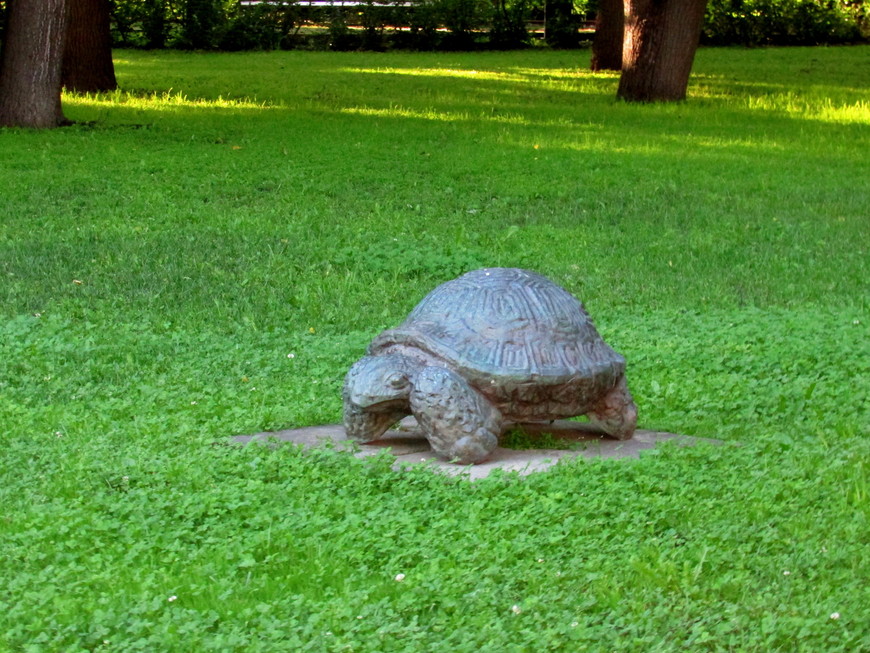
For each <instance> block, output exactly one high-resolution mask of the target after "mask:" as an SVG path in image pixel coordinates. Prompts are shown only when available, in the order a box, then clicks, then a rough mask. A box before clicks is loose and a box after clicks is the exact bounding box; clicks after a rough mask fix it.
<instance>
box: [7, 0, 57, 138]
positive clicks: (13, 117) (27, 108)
mask: <svg viewBox="0 0 870 653" xmlns="http://www.w3.org/2000/svg"><path fill="white" fill-rule="evenodd" d="M66 24H67V6H66V0H13V1H12V2H10V4H9V16H8V23H7V25H6V40H5V41H4V43H3V52H2V54H0V127H37V128H42V127H57V126H59V125H62V124H66V123H67V120H66V118H64V115H63V110H62V109H61V106H60V89H61V85H60V67H61V60H62V58H63V46H64V38H65V33H66Z"/></svg>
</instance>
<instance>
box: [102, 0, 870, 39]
mask: <svg viewBox="0 0 870 653" xmlns="http://www.w3.org/2000/svg"><path fill="white" fill-rule="evenodd" d="M569 5H570V3H569ZM113 6H114V11H113V16H114V23H113V25H114V35H115V40H116V43H117V45H119V46H121V47H146V48H160V47H165V46H169V47H178V48H194V49H223V50H248V49H265V50H271V49H277V48H282V49H294V48H306V49H310V48H314V49H336V50H347V49H368V50H379V49H385V48H404V49H417V50H431V49H460V50H468V49H475V48H482V47H489V48H497V49H504V48H516V47H524V46H528V45H529V44H530V42H531V40H532V39H531V36H530V33H529V26H530V25H531V22H530V21H539V22H538V24H539V25H542V24H543V23H542V21H544V20H545V18H547V11H545V7H544V3H543V1H542V0H497V1H496V2H492V1H491V0H414V1H413V2H412V4H411V5H410V6H398V5H393V4H391V3H389V2H382V1H379V0H371V1H370V2H367V3H365V4H363V5H361V6H359V7H353V8H337V7H336V8H333V7H310V6H306V4H305V3H304V2H298V3H292V2H291V3H287V4H268V3H263V4H259V5H253V6H244V7H243V6H241V5H240V4H239V3H238V2H237V1H235V0H176V1H174V2H168V1H167V0H114V2H113ZM596 9H597V6H596V2H595V0H578V1H577V2H574V5H573V14H574V16H575V22H576V24H579V23H580V22H582V21H583V20H586V19H593V18H594V16H595V11H596ZM550 11H551V14H552V11H553V10H552V9H551V10H550ZM549 19H550V20H563V19H557V17H555V16H553V15H551V16H549ZM399 27H401V28H404V29H401V30H399V29H397V28H399ZM439 28H443V30H440V29H439ZM868 30H870V24H868V8H867V5H866V3H865V2H863V1H861V0H710V2H709V3H708V6H707V18H706V22H705V26H704V32H703V38H704V40H705V41H706V42H708V43H712V44H718V45H731V44H740V45H768V44H779V45H814V44H834V43H844V42H854V41H858V40H861V39H865V38H867V37H868V35H870V31H868ZM587 36H588V35H587ZM563 42H564V41H563ZM575 43H579V41H577V40H576V39H575Z"/></svg>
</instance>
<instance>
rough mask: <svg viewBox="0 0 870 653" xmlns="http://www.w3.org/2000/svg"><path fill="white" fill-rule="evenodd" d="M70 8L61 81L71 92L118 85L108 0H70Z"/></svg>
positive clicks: (113, 87)
mask: <svg viewBox="0 0 870 653" xmlns="http://www.w3.org/2000/svg"><path fill="white" fill-rule="evenodd" d="M67 1H68V2H69V7H70V18H69V21H70V22H69V27H67V35H66V49H65V50H64V53H63V67H62V69H61V70H62V74H61V83H62V85H63V86H65V87H66V88H67V90H69V91H78V92H80V93H98V92H100V91H114V90H115V89H116V88H118V82H117V81H116V80H115V65H114V64H113V63H112V33H111V31H110V27H109V21H110V20H111V16H110V7H109V0H67Z"/></svg>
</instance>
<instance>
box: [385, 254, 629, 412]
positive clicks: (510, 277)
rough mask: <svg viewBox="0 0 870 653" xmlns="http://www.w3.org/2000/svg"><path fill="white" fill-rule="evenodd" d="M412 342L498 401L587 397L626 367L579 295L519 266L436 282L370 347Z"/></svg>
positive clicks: (391, 348)
mask: <svg viewBox="0 0 870 653" xmlns="http://www.w3.org/2000/svg"><path fill="white" fill-rule="evenodd" d="M408 348H413V349H417V350H421V351H422V352H423V353H424V357H426V358H433V357H434V358H435V359H436V360H438V361H440V362H442V363H443V364H446V365H447V366H449V367H451V368H453V369H455V370H457V371H458V372H459V373H460V374H462V375H463V377H464V378H466V379H467V380H468V381H469V382H470V383H472V385H475V386H477V387H478V388H480V389H481V390H482V391H484V392H485V393H487V394H489V395H491V396H492V395H494V394H496V395H499V396H498V397H497V398H498V399H499V400H500V403H501V402H502V401H506V400H513V401H520V402H522V403H526V402H530V401H544V402H546V401H548V400H549V401H553V399H554V396H553V395H554V394H564V395H565V397H566V399H565V400H566V401H567V402H568V403H577V402H580V403H582V402H583V401H589V400H591V399H592V398H594V397H595V396H599V395H600V394H601V393H603V392H605V391H606V390H608V389H610V388H612V387H613V386H614V385H615V384H616V382H617V381H618V379H619V378H620V377H621V376H622V375H623V373H624V371H625V359H624V358H623V357H622V356H620V355H619V354H617V353H616V352H615V351H613V349H611V348H610V347H609V346H608V345H607V344H606V343H605V342H604V340H602V338H601V336H600V335H599V334H598V331H596V330H595V327H594V326H593V324H592V321H591V320H590V318H589V315H588V314H587V313H586V310H585V309H584V308H583V305H582V304H581V303H580V302H579V301H578V300H577V299H575V298H574V297H573V296H572V295H571V294H570V293H569V292H568V291H566V290H565V289H563V288H561V287H559V286H557V285H556V284H554V283H553V282H552V281H550V280H549V279H546V278H545V277H542V276H541V275H539V274H536V273H534V272H530V271H528V270H520V269H515V268H486V269H482V270H475V271H473V272H469V273H467V274H465V275H463V276H461V277H459V278H458V279H454V280H453V281H448V282H447V283H444V284H442V285H440V286H438V287H437V288H435V289H434V290H433V291H432V292H430V293H429V294H428V295H427V296H426V297H425V298H424V299H423V300H422V301H421V302H420V303H419V304H418V305H417V307H416V308H414V310H413V311H411V313H410V315H408V317H407V319H406V320H405V321H404V322H403V323H402V324H401V325H399V326H398V327H397V328H395V329H391V330H389V331H385V332H384V333H382V334H381V335H379V336H378V337H377V338H375V340H374V341H372V343H371V345H370V346H369V354H371V355H378V354H381V353H389V352H395V351H407V350H408ZM554 386H560V387H554ZM545 387H548V388H549V390H545ZM522 388H525V390H523V389H522ZM560 389H561V390H564V391H565V392H564V393H562V392H559V390H560ZM542 391H543V393H542ZM577 393H579V394H580V395H581V396H580V397H578V396H577ZM572 395H573V396H574V397H575V399H573V400H568V399H567V397H569V396H572ZM560 403H561V402H560ZM555 412H563V411H561V410H559V411H555ZM568 412H570V410H568Z"/></svg>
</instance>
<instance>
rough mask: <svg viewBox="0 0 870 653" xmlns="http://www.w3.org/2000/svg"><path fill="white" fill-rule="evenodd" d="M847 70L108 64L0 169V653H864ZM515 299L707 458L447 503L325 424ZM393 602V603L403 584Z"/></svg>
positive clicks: (547, 55) (857, 240) (864, 480)
mask: <svg viewBox="0 0 870 653" xmlns="http://www.w3.org/2000/svg"><path fill="white" fill-rule="evenodd" d="M868 59H870V47H867V46H863V47H851V48H818V49H801V48H794V49H757V50H740V49H704V50H701V51H700V52H699V53H698V57H697V61H696V65H695V71H694V73H695V74H694V76H693V79H692V83H691V86H690V89H689V100H688V101H687V102H686V103H681V104H674V105H652V106H637V105H628V104H623V103H617V102H616V101H615V100H614V96H615V91H616V85H617V82H618V78H617V76H615V75H612V74H591V73H589V72H588V71H587V70H586V67H587V64H588V53H582V52H581V53H575V52H550V51H527V52H512V53H487V54H450V53H448V54H401V53H395V54H342V53H299V52H288V53H259V54H256V53H255V54H232V55H231V54H190V53H187V54H185V53H173V52H166V53H148V52H133V51H119V52H117V53H116V69H117V74H118V79H119V82H120V84H121V86H122V88H123V89H124V90H123V91H120V92H118V93H115V94H111V95H106V96H97V97H84V96H74V95H72V96H65V97H64V105H65V110H66V113H67V116H68V117H69V118H72V119H74V120H77V121H81V123H80V124H79V125H77V126H75V127H71V128H66V129H61V130H54V131H45V132H32V131H16V130H5V131H2V132H0V220H2V221H0V463H2V465H0V651H7V650H8V651H14V652H19V651H21V652H31V651H33V652H40V653H41V652H43V651H96V650H100V651H246V652H247V651H269V652H272V651H303V650H306V651H343V650H348V651H360V652H373V651H385V652H386V651H409V652H419V651H450V652H464V651H474V652H479V651H487V652H490V651H491V652H499V653H500V652H503V651H534V652H537V651H569V652H573V651H638V652H644V653H647V652H651V651H764V652H767V651H787V652H793V651H806V652H818V651H843V652H848V653H853V652H856V651H862V650H863V651H866V650H870V498H868V491H870V488H868V485H870V482H868V476H870V470H868V461H870V438H868V436H870V433H868V430H870V427H868V423H870V420H868V391H870V337H868V336H870V330H868V324H870V309H868V279H870V253H868V242H870V154H868V153H870V67H868V66H867V61H868ZM495 265H503V266H518V267H527V268H532V269H535V270H537V271H539V272H541V273H543V274H545V275H547V276H549V277H551V278H552V279H553V280H555V281H557V282H558V283H560V284H562V285H564V286H565V287H566V288H568V289H569V290H570V291H572V292H573V293H574V294H576V295H577V296H578V297H580V298H581V299H582V300H583V301H584V302H585V303H586V306H587V308H588V309H589V311H590V312H591V314H592V315H593V317H594V319H595V320H596V323H597V326H598V327H599V330H600V331H601V332H602V334H603V335H604V337H605V338H606V339H607V340H608V342H610V343H611V344H612V345H613V346H614V348H616V349H617V350H619V351H620V352H622V353H623V354H624V355H625V356H626V358H627V359H628V362H629V371H628V374H629V384H630V387H631V389H632V391H633V392H634V395H635V398H636V400H637V402H638V405H639V410H640V422H641V425H642V426H645V427H649V428H658V429H663V430H669V431H675V432H681V433H686V434H690V435H696V436H705V437H716V438H720V439H722V440H725V441H726V446H722V447H711V446H706V445H702V446H699V447H696V448H691V449H679V448H676V447H670V446H665V447H662V448H661V449H659V450H657V451H655V452H653V453H652V454H649V455H646V456H645V457H643V458H642V459H641V460H639V461H593V462H583V461H579V462H572V463H568V464H561V465H559V466H557V467H556V468H554V469H553V470H551V471H548V472H545V473H541V474H536V475H533V476H531V477H526V478H519V477H517V476H515V475H509V474H504V475H500V476H499V475H497V476H495V477H492V478H490V479H487V480H484V481H479V482H475V483H470V482H468V481H467V480H464V479H455V478H445V477H441V476H436V475H434V474H432V473H430V472H428V471H426V470H415V471H412V472H409V473H397V472H393V471H391V469H390V459H389V458H388V457H379V458H377V459H374V460H368V461H359V460H356V459H353V458H351V457H350V456H348V455H345V454H341V453H336V452H332V451H326V450H324V451H317V452H310V453H304V452H301V451H299V450H295V449H293V448H290V447H284V448H278V449H275V450H269V449H265V448H262V447H256V446H254V447H249V448H246V449H245V448H239V447H231V446H224V444H223V443H226V442H227V438H228V436H231V435H234V434H239V433H252V432H256V431H261V430H268V429H277V428H286V427H293V426H302V425H309V424H320V423H329V422H336V421H338V420H339V418H340V411H341V405H340V397H339V393H340V387H341V381H342V378H343V375H344V373H345V371H346V370H347V368H348V367H349V365H350V364H351V363H352V362H353V361H354V360H356V358H358V357H359V356H360V355H361V353H362V352H363V350H364V348H365V345H366V344H367V343H368V341H369V340H370V339H371V338H372V337H373V336H374V335H375V334H377V333H378V332H379V331H380V330H382V329H384V328H387V327H389V326H393V325H395V324H396V323H398V322H399V321H401V320H402V319H403V317H404V316H405V314H406V313H407V312H408V311H409V310H410V308H411V307H413V306H414V305H415V304H416V303H417V302H418V301H419V299H420V298H421V297H422V296H423V295H424V294H425V293H426V292H427V291H428V290H429V289H431V288H432V287H434V286H435V285H437V284H438V283H440V282H443V281H446V280H447V279H450V278H452V277H454V276H456V275H458V274H461V273H462V272H464V271H466V270H468V269H471V268H475V267H480V266H495ZM399 574H403V575H404V576H403V579H402V580H396V577H397V575H399Z"/></svg>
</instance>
